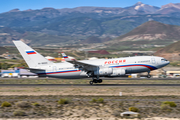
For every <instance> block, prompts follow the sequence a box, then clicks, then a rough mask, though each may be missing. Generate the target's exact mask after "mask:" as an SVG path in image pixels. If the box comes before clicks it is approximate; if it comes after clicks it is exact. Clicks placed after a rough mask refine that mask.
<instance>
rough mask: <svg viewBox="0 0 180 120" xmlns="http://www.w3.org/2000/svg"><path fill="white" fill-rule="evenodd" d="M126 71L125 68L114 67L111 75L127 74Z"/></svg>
mask: <svg viewBox="0 0 180 120" xmlns="http://www.w3.org/2000/svg"><path fill="white" fill-rule="evenodd" d="M125 74H126V71H125V69H118V68H117V69H116V68H115V69H113V73H112V74H111V76H121V75H125Z"/></svg>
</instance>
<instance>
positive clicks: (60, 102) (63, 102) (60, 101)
mask: <svg viewBox="0 0 180 120" xmlns="http://www.w3.org/2000/svg"><path fill="white" fill-rule="evenodd" d="M69 102H70V101H69V100H68V99H60V100H59V101H58V104H68V103H69Z"/></svg>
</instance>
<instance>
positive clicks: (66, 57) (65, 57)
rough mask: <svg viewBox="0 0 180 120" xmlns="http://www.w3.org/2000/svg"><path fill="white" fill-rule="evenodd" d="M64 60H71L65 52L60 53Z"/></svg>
mask: <svg viewBox="0 0 180 120" xmlns="http://www.w3.org/2000/svg"><path fill="white" fill-rule="evenodd" d="M61 54H62V56H63V58H64V60H65V61H72V60H71V59H70V58H69V57H68V56H67V55H66V54H65V53H63V52H62V53H61Z"/></svg>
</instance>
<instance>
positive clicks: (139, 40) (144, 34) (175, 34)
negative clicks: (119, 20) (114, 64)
mask: <svg viewBox="0 0 180 120" xmlns="http://www.w3.org/2000/svg"><path fill="white" fill-rule="evenodd" d="M179 40H180V26H175V25H168V24H163V23H160V22H157V21H148V22H146V23H144V24H142V25H140V26H138V27H137V28H135V29H133V30H132V31H130V32H129V33H127V34H124V35H121V36H119V37H117V38H116V39H114V40H112V41H109V42H106V45H108V46H109V49H114V50H115V49H116V50H121V49H132V50H133V49H141V48H142V49H143V50H149V49H148V48H153V47H157V46H167V45H169V44H172V43H174V42H176V41H179Z"/></svg>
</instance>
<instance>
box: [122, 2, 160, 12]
mask: <svg viewBox="0 0 180 120" xmlns="http://www.w3.org/2000/svg"><path fill="white" fill-rule="evenodd" d="M125 9H126V10H129V11H131V13H134V14H138V13H140V14H142V13H143V14H152V13H155V12H156V11H158V10H159V9H160V8H159V7H155V6H151V5H147V4H143V3H142V2H137V3H136V4H135V5H133V6H130V7H126V8H125ZM132 11H133V12H132Z"/></svg>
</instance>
